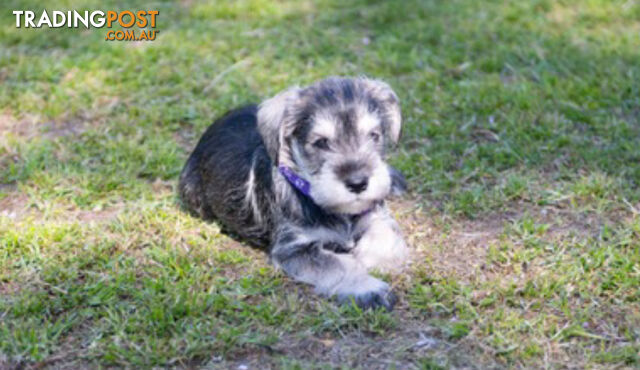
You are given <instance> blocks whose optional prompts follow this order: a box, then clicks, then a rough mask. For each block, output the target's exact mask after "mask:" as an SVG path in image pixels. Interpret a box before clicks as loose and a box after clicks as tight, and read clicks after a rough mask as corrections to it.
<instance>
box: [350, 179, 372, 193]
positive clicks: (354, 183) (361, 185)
mask: <svg viewBox="0 0 640 370" xmlns="http://www.w3.org/2000/svg"><path fill="white" fill-rule="evenodd" d="M344 183H345V185H346V186H347V189H349V191H350V192H352V193H356V194H359V193H362V192H363V191H365V190H367V185H369V178H368V177H367V176H364V175H354V176H349V177H347V178H346V179H345V180H344Z"/></svg>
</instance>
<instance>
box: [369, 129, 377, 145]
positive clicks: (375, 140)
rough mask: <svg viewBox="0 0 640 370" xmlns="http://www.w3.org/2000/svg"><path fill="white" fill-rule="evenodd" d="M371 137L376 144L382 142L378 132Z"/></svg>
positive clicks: (370, 134) (372, 133)
mask: <svg viewBox="0 0 640 370" xmlns="http://www.w3.org/2000/svg"><path fill="white" fill-rule="evenodd" d="M369 137H370V138H371V140H373V142H375V143H377V142H379V141H380V134H379V133H378V132H376V131H373V132H371V133H369Z"/></svg>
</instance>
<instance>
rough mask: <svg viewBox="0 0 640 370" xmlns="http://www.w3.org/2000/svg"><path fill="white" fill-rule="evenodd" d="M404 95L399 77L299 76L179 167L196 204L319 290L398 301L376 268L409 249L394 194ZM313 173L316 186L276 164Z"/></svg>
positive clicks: (221, 126) (222, 127)
mask: <svg viewBox="0 0 640 370" xmlns="http://www.w3.org/2000/svg"><path fill="white" fill-rule="evenodd" d="M400 127H401V118H400V106H399V101H398V98H397V96H396V95H395V93H394V92H393V91H392V90H391V88H390V87H389V85H387V84H385V83H383V82H380V81H376V80H371V79H367V78H339V77H332V78H328V79H325V80H322V81H319V82H317V83H315V84H313V85H311V86H308V87H304V88H300V87H293V88H290V89H288V90H286V91H284V92H282V93H280V94H278V95H276V96H275V97H273V98H271V99H268V100H266V101H265V102H263V103H262V104H261V105H260V106H259V107H256V106H248V107H245V108H241V109H238V110H235V111H233V112H230V113H228V114H227V115H226V116H224V117H223V118H221V119H220V120H218V121H216V122H215V123H214V124H213V125H211V126H210V127H209V129H208V130H207V132H205V134H204V135H203V137H202V138H201V140H200V142H199V143H198V145H197V146H196V148H195V150H194V152H193V153H192V154H191V156H190V158H189V160H188V161H187V163H186V165H185V168H184V170H183V172H182V174H181V176H180V184H179V192H180V197H181V199H182V201H183V204H184V205H185V207H186V208H187V209H189V210H190V211H191V212H192V213H194V214H196V215H198V216H200V217H202V218H204V219H210V220H216V221H218V222H219V223H220V224H221V225H222V226H223V227H224V228H225V229H226V230H228V231H230V232H231V233H233V234H235V235H237V236H240V237H241V238H244V239H246V240H247V241H249V242H250V243H252V244H254V245H258V246H261V247H265V248H268V251H269V253H270V256H271V259H272V261H273V263H274V264H275V265H276V266H278V267H279V268H281V269H282V270H283V271H284V272H285V273H287V274H288V275H289V276H291V277H293V278H294V279H296V280H298V281H301V282H304V283H307V284H311V285H313V286H314V287H315V288H316V291H317V292H318V293H319V294H322V295H325V296H335V297H337V299H338V300H339V301H341V302H351V301H352V300H353V301H354V302H355V303H356V304H358V305H359V306H361V307H365V308H368V307H379V306H382V307H386V308H387V309H392V307H393V305H394V304H395V301H396V298H395V296H394V295H393V293H392V292H391V290H390V287H389V285H388V284H386V283H384V282H383V281H381V280H378V279H376V278H374V277H372V276H370V275H369V274H368V273H367V270H368V269H371V268H379V269H395V268H398V267H400V266H402V264H403V262H404V260H405V259H406V256H407V249H406V246H405V244H404V241H403V238H402V236H401V233H400V231H399V227H398V225H397V223H396V222H395V220H394V219H393V218H392V217H391V215H390V213H389V212H388V210H387V208H386V206H385V203H384V200H385V198H387V197H388V196H389V195H390V194H392V193H393V194H396V193H401V192H402V191H404V190H405V188H406V183H405V181H404V178H403V177H402V175H401V174H400V172H398V171H397V170H395V169H393V168H391V167H390V166H388V165H387V164H386V163H385V162H384V156H385V151H386V149H387V148H388V147H389V146H390V145H393V144H395V143H396V142H397V140H398V138H399V135H400ZM278 165H284V166H287V167H290V168H291V169H292V170H294V171H295V172H296V173H297V174H298V175H300V176H302V177H303V178H305V179H306V180H307V181H309V182H310V184H311V198H309V197H308V196H305V195H304V194H302V193H301V192H299V191H298V190H297V189H295V188H294V187H292V186H291V184H289V182H288V181H287V180H286V179H285V178H284V177H283V176H282V175H281V174H280V173H279V172H278V170H277V166H278Z"/></svg>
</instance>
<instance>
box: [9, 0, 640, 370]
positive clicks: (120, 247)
mask: <svg viewBox="0 0 640 370" xmlns="http://www.w3.org/2000/svg"><path fill="white" fill-rule="evenodd" d="M5 3H6V4H5V6H3V8H4V9H7V11H3V12H2V13H1V14H0V367H2V368H4V367H14V366H27V367H29V366H37V367H42V366H44V367H47V366H49V367H87V366H90V367H100V366H110V365H111V366H118V367H154V366H156V367H164V366H178V367H196V366H209V367H231V366H238V365H248V366H252V367H256V366H272V367H285V368H309V367H317V368H327V367H336V366H342V367H346V368H351V367H362V368H369V367H372V366H374V367H386V366H391V365H393V364H395V365H397V366H398V367H413V368H424V369H440V368H449V367H463V366H467V367H468V366H471V367H482V368H486V367H498V368H502V367H526V368H539V367H551V368H557V367H566V366H574V367H576V366H577V367H621V366H622V367H624V366H628V367H637V366H640V329H639V328H640V309H639V307H640V267H639V266H640V150H639V149H638V145H639V144H640V118H639V117H640V4H638V3H637V2H634V1H626V0H621V1H616V0H610V1H606V0H585V1H579V2H577V1H550V0H549V1H545V0H528V1H508V2H504V1H484V2H477V1H470V0H454V1H427V0H425V1H417V0H409V1H403V2H392V1H388V2H386V1H364V0H360V1H337V0H322V1H317V2H311V1H266V0H260V1H258V0H253V1H250V0H237V1H218V2H210V3H208V2H203V1H198V0H193V1H183V2H167V1H162V2H154V3H153V4H152V5H148V4H147V5H145V4H144V3H142V2H118V1H107V2H103V1H96V0H77V1H74V0H56V1H53V2H51V3H47V9H48V10H54V9H56V10H66V9H77V10H85V9H86V10H96V9H101V10H109V9H120V10H124V9H133V10H135V9H157V10H160V15H159V17H158V27H157V29H158V30H159V31H160V33H159V36H158V38H157V39H156V41H153V42H146V43H131V42H106V41H104V37H105V34H106V30H105V29H92V30H89V31H86V30H82V29H77V30H76V29H73V30H67V29H54V30H47V29H46V28H43V29H16V28H15V19H14V17H13V16H12V14H11V12H10V11H8V10H15V9H32V10H35V11H36V13H37V14H39V13H40V11H41V10H42V5H41V2H39V1H18V0H9V1H8V3H7V2H5ZM360 74H366V75H369V76H373V77H377V78H381V79H384V80H386V81H388V82H389V83H390V84H391V85H392V86H393V87H394V89H395V90H396V92H397V93H398V95H399V96H400V98H401V101H402V108H403V117H404V127H403V137H402V140H401V143H400V145H399V148H398V150H397V151H396V152H395V153H394V154H393V155H392V157H391V162H392V163H393V164H394V165H395V166H397V167H398V168H400V169H401V170H402V171H403V172H404V173H405V174H406V175H407V177H408V179H409V183H410V187H411V192H410V194H409V195H408V196H407V197H406V198H407V199H405V200H403V201H398V202H395V203H394V204H393V209H394V210H395V212H396V214H397V217H398V219H399V220H400V222H401V224H402V226H403V228H404V230H405V234H406V236H407V240H408V241H409V242H410V244H411V246H412V248H413V249H414V251H415V253H414V257H413V260H414V263H413V265H412V267H411V268H410V270H409V271H407V272H406V273H404V274H401V275H399V276H390V277H387V278H388V279H389V280H390V281H391V282H392V284H393V285H394V287H395V289H396V291H397V292H398V293H399V296H400V304H399V306H398V307H397V309H396V310H395V311H394V312H392V313H386V312H362V311H360V310H358V309H356V308H352V307H337V306H335V305H334V304H333V303H331V302H326V301H324V300H322V299H318V298H317V297H315V296H313V294H312V293H311V291H310V290H309V289H307V288H306V287H303V286H301V285H298V284H295V283H293V282H291V281H290V280H289V279H288V278H286V277H285V276H283V275H282V274H281V273H279V272H278V271H275V270H274V269H273V268H272V267H271V266H270V265H269V263H268V260H267V258H266V256H265V255H264V254H263V253H261V252H259V251H254V250H252V249H250V248H248V247H246V246H242V245H240V244H238V243H237V242H235V241H233V240H232V239H230V238H229V237H227V236H225V235H224V234H221V233H220V230H219V228H218V226H217V225H215V224H207V223H203V222H201V221H200V220H198V219H195V218H192V217H190V216H188V215H187V214H185V213H183V212H182V211H180V209H179V208H178V206H177V204H176V197H175V185H176V178H177V175H178V173H179V171H180V170H181V166H182V164H183V162H184V160H185V159H186V157H187V155H188V153H189V151H190V149H191V148H192V147H193V145H194V144H195V142H196V140H197V139H198V137H199V135H200V134H201V133H202V132H203V131H204V129H205V128H206V127H207V125H208V124H209V123H210V122H211V121H212V120H213V119H214V118H215V117H216V116H217V115H219V114H221V113H223V112H224V111H226V110H228V109H230V108H232V107H234V106H237V105H240V104H243V103H247V102H257V101H260V100H261V99H264V98H265V97H268V96H270V95H272V94H274V93H276V92H277V91H279V90H281V89H283V88H285V87H287V86H289V85H292V84H307V83H310V82H312V81H315V80H317V79H320V78H323V77H325V76H328V75H360Z"/></svg>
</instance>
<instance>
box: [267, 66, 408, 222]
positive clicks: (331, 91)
mask: <svg viewBox="0 0 640 370" xmlns="http://www.w3.org/2000/svg"><path fill="white" fill-rule="evenodd" d="M400 126H401V117H400V105H399V102H398V97H397V96H396V94H395V93H394V92H393V90H392V89H391V88H390V87H389V85H387V84H386V83H384V82H381V81H377V80H371V79H367V78H339V77H332V78H328V79H326V80H322V81H320V82H317V83H315V84H313V85H311V86H308V87H306V88H298V87H293V88H290V89H288V90H286V91H284V92H282V93H280V94H278V95H276V96H275V97H273V98H271V99H269V100H266V101H265V102H263V103H262V104H261V105H260V108H259V110H258V130H259V131H260V134H261V135H262V139H263V141H264V143H265V146H266V148H267V151H268V153H269V156H270V157H271V159H272V160H273V162H274V163H275V164H276V165H281V166H287V167H290V168H291V169H293V170H294V171H296V172H297V173H298V174H299V175H300V176H302V177H304V178H305V179H306V180H307V181H308V182H309V183H310V185H311V192H310V195H311V197H312V198H313V200H314V201H315V203H316V204H318V205H319V206H320V207H322V208H324V209H326V210H329V211H331V212H338V213H347V214H357V213H360V212H363V211H365V210H367V209H369V208H370V207H371V206H372V205H373V204H374V203H375V202H376V201H378V200H381V199H383V198H385V197H386V196H387V195H388V194H389V192H390V191H391V182H392V179H391V176H392V174H391V169H390V167H389V166H387V164H386V163H385V162H384V153H385V147H386V146H388V144H395V143H396V142H397V141H398V138H399V136H400Z"/></svg>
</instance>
